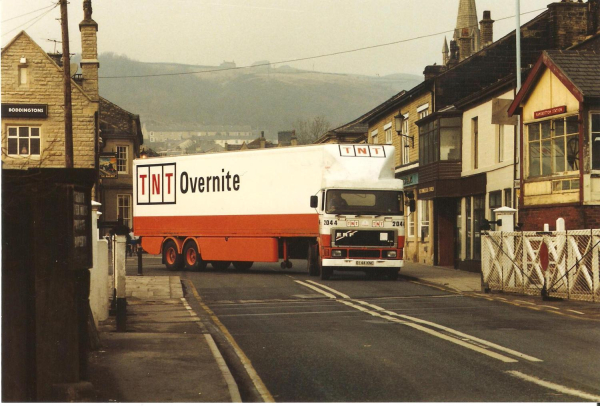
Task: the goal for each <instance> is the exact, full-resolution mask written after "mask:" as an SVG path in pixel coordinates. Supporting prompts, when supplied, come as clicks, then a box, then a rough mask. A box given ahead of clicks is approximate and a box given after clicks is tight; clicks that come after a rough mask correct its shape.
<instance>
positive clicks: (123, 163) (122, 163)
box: [117, 146, 129, 173]
mask: <svg viewBox="0 0 600 406" xmlns="http://www.w3.org/2000/svg"><path fill="white" fill-rule="evenodd" d="M128 155H129V147H127V146H117V171H118V172H119V173H129V171H128V168H127V162H128V161H129V156H128Z"/></svg>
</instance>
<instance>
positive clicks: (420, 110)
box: [417, 103, 429, 120]
mask: <svg viewBox="0 0 600 406" xmlns="http://www.w3.org/2000/svg"><path fill="white" fill-rule="evenodd" d="M417 114H418V115H419V120H420V119H422V118H425V117H427V116H428V115H429V103H425V104H423V105H421V106H419V107H417Z"/></svg>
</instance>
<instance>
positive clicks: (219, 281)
mask: <svg viewBox="0 0 600 406" xmlns="http://www.w3.org/2000/svg"><path fill="white" fill-rule="evenodd" d="M144 261H145V263H144V274H145V275H169V274H170V275H179V276H180V277H181V279H182V280H186V281H188V282H189V283H191V284H192V285H193V286H194V287H195V290H196V291H197V294H198V296H199V297H194V296H192V297H191V298H188V300H189V301H190V303H192V302H193V301H196V302H198V301H200V302H201V303H202V304H204V305H205V306H207V307H208V308H209V309H210V310H211V311H212V312H213V313H214V314H215V315H216V316H217V318H218V320H219V322H220V323H222V325H223V326H224V328H225V329H226V330H227V332H228V333H230V334H231V336H232V337H233V339H234V340H235V342H236V344H237V346H239V348H240V349H241V350H242V351H243V353H244V354H245V356H246V357H247V358H248V359H249V360H250V361H251V363H252V366H253V368H254V370H255V371H256V372H257V374H258V376H259V377H260V378H261V380H262V382H264V385H265V386H266V388H267V389H268V391H269V393H270V395H271V396H272V397H273V399H274V400H275V401H277V402H390V401H393V402H417V401H419V402H421V401H427V402H441V401H444V402H459V401H460V402H463V401H477V402H492V401H493V402H508V401H510V402H515V401H518V402H547V401H554V402H581V401H588V402H589V401H593V402H599V401H600V369H598V368H597V363H598V360H600V323H599V322H598V321H595V320H584V319H581V318H578V317H575V315H574V317H569V316H565V315H564V314H555V313H551V312H547V311H541V310H540V309H533V308H530V307H519V306H515V305H511V304H509V303H505V302H503V301H501V300H486V296H487V295H480V296H475V295H465V294H461V293H457V292H453V291H449V290H447V289H446V290H444V289H437V288H434V287H431V286H425V285H423V284H419V283H414V282H412V281H410V280H407V279H404V278H402V277H401V278H400V280H399V281H388V280H374V279H372V278H367V277H366V276H365V275H364V273H354V272H352V273H340V274H338V273H336V274H335V275H334V278H332V279H331V280H329V281H321V280H320V279H319V278H318V277H310V276H308V273H306V271H305V269H306V263H305V262H304V261H296V262H295V265H294V268H292V269H289V270H285V271H283V270H281V269H280V268H279V265H278V264H263V263H259V264H255V265H254V266H253V267H252V269H251V270H250V271H244V272H240V271H236V270H234V269H233V268H229V269H228V270H226V271H221V272H219V271H215V270H213V269H212V267H211V266H210V265H209V266H208V268H207V270H206V271H204V272H184V271H182V272H175V273H169V272H168V271H166V269H165V268H164V266H163V265H162V264H160V258H158V257H148V258H145V259H144ZM128 265H129V266H130V269H133V265H132V263H129V260H128ZM189 295H190V292H187V294H186V296H189Z"/></svg>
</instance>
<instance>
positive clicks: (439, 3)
mask: <svg viewBox="0 0 600 406" xmlns="http://www.w3.org/2000/svg"><path fill="white" fill-rule="evenodd" d="M550 2H551V1H550V0H521V13H524V12H528V11H532V10H537V9H545V8H546V6H547V4H548V3H550ZM458 3H459V0H92V5H93V10H94V12H93V18H94V20H95V21H96V22H97V23H98V25H99V31H98V50H99V52H100V53H103V52H114V53H117V54H123V55H127V56H128V57H130V58H132V59H136V60H140V61H145V62H177V63H184V64H201V65H219V64H221V63H222V62H223V61H234V62H235V63H236V64H237V65H238V66H246V65H251V64H252V63H254V62H257V61H263V60H268V61H270V62H278V61H286V60H292V59H297V58H306V57H311V56H318V55H323V54H330V53H335V52H340V51H346V50H351V49H357V48H363V47H369V46H374V45H379V44H385V43H390V42H395V41H401V40H406V39H410V38H414V37H419V36H424V35H428V34H434V33H438V32H443V31H449V32H448V33H446V34H445V35H446V36H447V37H448V40H449V39H450V38H451V36H452V33H451V32H450V31H451V30H453V28H454V26H455V25H456V14H457V11H458ZM52 4H53V2H52V1H51V0H2V6H1V7H2V9H1V11H2V14H1V21H2V24H1V33H2V46H4V45H5V44H6V43H7V42H8V41H10V39H12V38H13V37H14V36H15V35H16V34H18V33H19V32H20V31H21V30H23V29H25V30H26V31H27V33H28V34H29V35H30V36H31V37H32V38H33V39H34V40H35V41H36V42H37V43H38V44H39V45H40V46H41V47H42V48H43V49H44V50H47V51H52V50H53V49H54V44H53V43H52V42H49V41H47V40H48V39H56V40H60V38H61V33H60V23H59V21H57V20H56V19H57V18H58V17H59V16H60V10H59V8H58V7H57V8H55V9H52V10H51V9H50V8H48V9H46V10H40V11H36V12H34V13H31V14H28V15H25V16H23V17H20V18H15V17H17V16H21V15H23V14H26V13H30V12H33V11H35V10H38V9H42V8H44V7H48V6H51V5H52ZM47 10H51V11H50V12H49V13H48V14H46V15H45V16H43V17H42V18H41V19H40V20H39V21H37V22H36V19H35V18H36V17H37V16H40V15H42V14H44V13H45V12H46V11H47ZM484 10H490V11H491V13H492V19H494V20H499V19H501V18H503V17H508V16H513V15H514V14H515V1H514V0H477V14H478V20H481V18H482V14H483V11H484ZM539 13H541V11H538V12H536V13H531V14H526V15H523V16H522V17H521V23H524V22H526V21H528V20H530V19H531V18H533V17H535V16H536V15H538V14H539ZM82 18H83V9H82V0H71V2H70V4H69V33H70V37H71V52H72V53H79V52H80V51H81V38H80V35H79V27H78V24H79V22H80V21H81V20H82ZM34 22H35V24H33V25H31V24H32V23H34ZM30 25H31V26H30ZM514 27H515V20H514V18H510V19H506V20H501V21H497V22H496V23H495V25H494V40H497V39H499V38H501V37H502V36H504V35H506V34H507V33H508V32H510V31H511V30H513V29H514ZM443 39H444V34H441V35H436V36H433V37H429V38H424V39H418V40H415V41H410V42H405V43H399V44H395V45H390V46H384V47H379V48H375V49H370V50H364V51H359V52H353V53H348V54H344V55H337V56H330V57H324V58H318V59H313V60H307V61H302V62H294V63H287V64H288V65H291V66H294V67H296V68H300V69H309V70H312V69H315V70H317V71H322V72H336V73H356V74H365V75H381V76H383V75H388V74H391V73H413V74H419V75H420V74H421V73H422V71H423V68H424V67H425V65H428V64H433V63H438V64H441V62H442V60H441V50H442V43H443ZM57 49H58V50H60V49H61V45H60V44H57Z"/></svg>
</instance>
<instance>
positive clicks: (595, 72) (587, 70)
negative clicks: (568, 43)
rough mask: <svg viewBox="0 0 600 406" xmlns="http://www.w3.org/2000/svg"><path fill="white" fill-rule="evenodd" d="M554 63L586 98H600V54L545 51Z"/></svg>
mask: <svg viewBox="0 0 600 406" xmlns="http://www.w3.org/2000/svg"><path fill="white" fill-rule="evenodd" d="M545 53H546V54H547V55H548V58H549V59H550V60H551V61H552V63H553V64H554V65H555V66H556V67H557V68H558V69H560V70H561V71H562V72H563V73H564V75H565V76H566V77H567V79H568V80H569V81H570V82H571V83H572V84H573V85H575V86H576V87H577V89H579V91H580V92H581V93H582V94H583V97H585V98H600V54H597V53H595V52H593V51H557V50H550V51H545Z"/></svg>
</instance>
